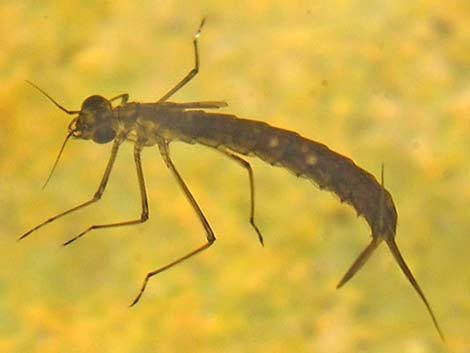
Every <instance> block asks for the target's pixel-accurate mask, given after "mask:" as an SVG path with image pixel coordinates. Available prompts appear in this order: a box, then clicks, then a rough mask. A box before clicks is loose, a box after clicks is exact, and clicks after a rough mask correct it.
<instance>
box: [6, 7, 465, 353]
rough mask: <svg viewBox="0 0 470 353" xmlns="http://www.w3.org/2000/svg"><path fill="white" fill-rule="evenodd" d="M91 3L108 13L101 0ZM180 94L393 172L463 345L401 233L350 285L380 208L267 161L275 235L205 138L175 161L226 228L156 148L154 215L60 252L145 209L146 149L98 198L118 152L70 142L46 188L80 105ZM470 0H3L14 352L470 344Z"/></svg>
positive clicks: (408, 231) (416, 248) (149, 159)
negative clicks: (141, 182)
mask: <svg viewBox="0 0 470 353" xmlns="http://www.w3.org/2000/svg"><path fill="white" fill-rule="evenodd" d="M92 4H93V5H92ZM204 16H206V17H207V23H206V26H205V28H204V29H203V33H202V36H201V38H200V57H201V72H200V74H199V75H198V76H197V77H196V78H195V79H194V80H193V81H192V82H191V83H190V84H189V85H188V86H187V87H185V88H184V89H183V90H181V91H180V92H178V93H177V94H176V95H175V96H174V97H172V100H174V101H178V102H184V101H195V100H225V101H227V102H228V103H229V107H228V108H226V109H224V111H226V112H231V113H234V114H237V115H239V116H240V117H245V118H252V119H258V120H262V121H265V122H268V123H270V124H271V125H275V126H279V127H283V128H286V129H290V130H295V131H297V132H299V133H300V134H302V135H303V136H306V137H308V138H311V139H313V140H316V141H320V142H324V143H326V144H328V146H329V147H330V148H332V149H333V150H335V151H338V152H340V153H342V154H345V155H347V156H349V157H351V158H352V159H354V160H355V161H356V163H358V164H359V165H360V166H362V167H363V168H365V169H367V170H368V171H370V172H372V173H373V174H375V175H376V176H377V177H379V176H380V175H379V173H380V165H381V164H382V163H384V164H385V183H386V187H387V189H388V190H390V192H391V193H392V195H393V196H394V200H395V202H396V205H397V208H398V212H399V227H398V232H397V242H398V244H399V246H400V248H401V250H402V252H403V255H404V257H405V258H406V260H407V261H408V263H409V265H410V267H411V268H412V270H413V271H414V273H415V275H416V277H417V280H418V282H419V283H420V284H421V286H422V288H423V290H424V292H425V293H426V295H427V297H428V299H429V300H430V302H431V305H432V306H433V308H434V311H435V313H436V316H437V318H438V320H439V322H440V324H441V326H442V329H443V331H444V333H445V335H446V337H447V342H446V343H445V344H443V343H442V342H441V341H440V340H439V337H438V335H437V333H436V332H435V330H434V328H433V327H432V322H431V320H430V318H429V316H428V314H427V312H426V310H425V307H424V305H422V303H421V302H420V300H419V298H418V297H417V295H416V294H415V293H414V291H413V289H412V288H411V286H410V285H409V283H407V281H406V280H405V278H404V276H403V275H402V273H400V271H399V269H398V267H397V266H396V264H395V262H394V260H393V258H392V256H391V255H390V253H389V252H388V249H386V248H385V247H384V246H382V247H380V248H379V250H378V251H377V252H376V254H374V256H373V257H372V259H371V260H370V262H369V263H368V264H367V265H366V266H365V268H364V269H363V270H362V271H361V272H360V273H359V274H358V275H357V277H355V278H354V279H353V281H352V282H351V283H348V285H347V286H345V287H344V288H342V289H341V290H339V291H337V290H336V289H335V286H336V283H337V281H338V280H339V279H340V277H341V276H342V275H343V274H344V272H345V271H346V269H347V268H348V266H349V265H350V264H351V262H352V261H353V260H354V259H355V258H356V256H357V254H358V253H359V252H360V251H361V250H362V249H363V248H364V247H365V245H366V244H367V243H368V242H369V229H368V227H367V225H366V223H365V221H364V220H363V219H362V218H356V217H355V212H354V211H353V210H352V209H351V208H350V207H348V206H345V205H342V204H340V203H339V202H338V200H337V198H336V197H334V196H332V195H331V194H329V193H326V192H321V191H319V190H318V189H316V188H315V187H314V186H313V185H312V184H311V183H310V182H309V181H307V180H304V179H297V178H295V177H293V176H292V175H290V174H289V173H287V172H285V171H283V170H281V169H279V168H273V167H270V166H269V165H266V164H264V163H262V162H259V161H258V160H251V159H250V161H252V166H253V168H254V172H255V182H256V193H257V194H256V196H257V198H256V201H257V210H256V217H257V222H258V225H259V227H260V228H261V230H262V232H263V234H264V237H265V244H266V245H265V247H264V248H262V247H261V246H260V245H259V243H258V240H257V237H256V234H255V232H254V231H253V230H252V229H251V228H250V226H249V223H248V211H249V202H248V178H247V176H246V171H245V170H243V169H242V168H240V167H239V166H238V165H236V164H235V163H233V162H232V161H230V160H228V159H227V158H225V157H223V156H222V155H221V154H219V153H217V152H214V151H211V150H210V149H208V148H205V147H201V146H196V145H184V144H181V143H175V144H173V145H172V155H173V158H174V160H175V163H176V164H177V166H178V167H179V169H180V171H181V173H182V174H183V176H184V178H185V179H186V181H187V182H188V184H189V186H190V188H191V190H192V191H193V192H194V194H195V196H196V198H197V199H198V201H199V202H200V204H201V206H202V208H203V209H204V211H205V212H206V215H207V216H208V218H209V220H210V221H211V224H212V226H213V228H214V230H215V231H216V234H217V236H218V241H217V242H216V244H215V245H214V246H213V247H212V248H211V249H210V250H208V251H207V252H205V253H204V254H202V255H199V256H197V257H196V258H193V259H191V260H189V261H187V262H186V263H184V264H181V265H179V266H177V267H175V268H173V269H172V270H170V271H168V272H166V273H164V274H162V275H160V276H157V277H155V278H154V279H153V280H152V281H151V282H150V283H149V285H148V287H147V291H146V292H145V293H144V296H143V297H142V300H141V302H140V303H139V304H138V305H137V306H135V307H133V308H132V309H129V308H128V304H130V302H131V301H132V299H133V298H134V296H135V295H136V294H137V291H138V289H139V288H140V285H141V281H142V280H143V278H144V275H145V274H146V273H147V272H148V271H150V270H152V269H155V268H158V267H160V266H162V265H164V264H166V263H168V262H169V261H171V260H173V259H175V258H177V257H178V256H181V255H182V254H184V253H186V252H188V251H189V250H192V249H193V248H195V247H197V246H199V245H202V244H203V242H204V241H205V237H204V233H203V229H202V227H201V226H200V224H199V222H198V220H197V218H196V216H195V214H194V213H193V211H192V209H191V208H190V206H189V205H188V203H187V201H186V200H185V199H184V197H183V195H182V193H181V191H180V190H179V189H178V188H177V186H176V182H175V181H174V180H173V178H172V176H171V174H170V173H169V172H168V170H167V169H166V168H165V166H164V164H163V162H162V161H161V158H160V156H159V153H158V151H157V149H156V148H148V149H146V150H145V151H144V154H143V164H144V169H145V176H146V181H147V187H148V193H149V200H150V220H149V221H148V222H147V223H146V224H144V225H140V226H135V227H127V228H120V229H114V230H106V231H96V232H95V233H91V234H89V235H87V236H86V237H85V238H83V239H81V240H80V241H79V242H77V243H75V244H73V245H71V246H69V247H67V248H62V247H61V246H60V244H61V243H62V242H64V241H66V240H68V239H69V238H71V237H73V236H74V235H76V234H77V233H79V232H80V231H82V230H83V229H85V228H86V227H87V226H89V225H90V224H94V223H102V222H113V221H119V220H126V219H130V218H133V217H136V216H138V214H139V212H140V209H139V207H140V206H139V202H140V201H139V196H138V188H137V183H136V177H135V170H134V164H133V161H132V148H131V145H130V144H129V145H128V146H124V147H125V148H122V149H121V152H120V155H119V156H118V160H117V164H116V166H115V170H114V172H113V174H112V176H111V181H110V184H109V187H108V189H107V192H106V193H105V196H104V197H103V199H102V200H101V201H100V202H99V203H97V204H96V205H93V206H92V207H90V208H89V209H87V210H83V211H80V212H77V213H76V214H73V215H70V216H69V217H66V218H65V219H62V220H59V221H57V222H56V223H54V224H51V225H49V226H48V227H46V228H44V229H42V230H40V231H38V232H37V233H35V234H33V235H31V237H30V238H28V239H25V240H24V241H22V242H16V239H17V238H18V237H19V236H20V235H21V234H22V233H23V232H25V231H26V230H28V229H29V228H31V227H32V226H34V225H36V224H38V223H39V222H42V221H43V220H44V219H46V218H47V217H49V216H52V215H54V214H56V213H58V212H60V211H62V210H65V209H67V208H69V207H71V206H74V205H76V204H77V203H79V202H82V201H85V200H86V199H88V198H89V197H90V196H91V195H92V194H93V193H94V192H95V190H96V188H97V186H98V183H99V180H100V178H101V176H102V173H103V171H104V166H105V164H106V161H107V158H108V154H109V151H110V145H101V146H99V145H95V144H93V143H91V142H85V141H71V143H69V145H68V146H67V148H66V150H65V152H64V156H63V158H62V160H61V161H60V163H59V166H58V168H57V171H56V173H55V174H54V176H53V178H52V180H51V182H50V183H49V185H48V186H47V188H46V189H45V190H44V191H41V186H42V184H43V182H44V180H45V178H46V177H47V174H48V173H49V171H50V168H51V167H52V163H53V161H54V158H55V157H56V155H57V153H58V150H59V147H60V143H61V142H62V140H63V138H64V137H65V133H66V128H67V125H68V123H69V121H70V117H69V116H67V115H65V114H64V113H63V112H61V111H59V110H58V109H57V108H55V107H54V106H53V105H52V104H51V103H50V102H49V101H47V99H45V98H44V97H42V96H41V95H40V94H39V93H38V92H37V91H35V90H34V89H33V88H32V87H30V86H28V85H27V84H25V82H24V80H25V79H28V80H31V81H33V82H35V83H36V84H38V85H39V86H40V87H42V88H43V89H44V90H46V91H47V92H48V93H49V94H50V95H52V96H53V97H54V98H55V99H57V100H58V101H59V102H60V103H61V104H63V105H64V106H66V107H67V108H68V109H79V108H80V105H81V102H82V100H83V99H84V98H85V97H87V96H89V95H91V94H100V95H103V96H105V97H113V96H115V95H117V94H120V93H125V92H127V93H129V94H130V96H131V100H135V101H147V102H150V101H155V100H157V99H158V98H159V97H161V96H162V95H163V94H164V93H165V92H166V91H167V90H168V89H169V88H171V87H172V86H173V85H174V84H175V83H176V82H177V81H178V80H179V79H180V78H181V77H182V76H183V75H185V74H186V73H187V71H188V70H189V69H190V68H191V67H192V65H193V52H192V44H191V40H192V36H193V34H194V31H195V30H196V29H197V26H198V25H199V22H200V20H201V19H202V18H203V17H204ZM469 23H470V7H469V5H468V1H465V0H461V1H447V2H445V4H444V3H442V2H441V1H437V0H436V1H416V0H415V1H408V2H405V1H402V2H393V1H372V2H368V1H358V0H355V1H353V0H351V1H342V0H336V1H295V2H292V1H262V0H257V1H244V0H237V1H215V0H214V1H209V0H208V1H199V2H187V1H141V2H135V1H124V0H114V1H103V2H89V3H84V2H83V1H68V2H59V1H48V2H47V1H33V0H30V1H16V2H2V3H0V43H1V50H0V97H1V101H0V124H1V125H0V144H1V146H0V178H1V179H0V191H1V195H2V197H1V201H0V202H1V213H0V217H1V218H0V246H1V250H0V251H1V253H0V255H1V256H0V268H1V270H0V351H1V352H45V353H56V352H100V353H104V352H113V353H120V352H189V351H191V352H259V351H263V352H330V353H334V352H382V353H386V352H394V353H395V352H416V353H420V352H446V351H448V352H470V348H469V347H470V339H469V337H470V299H469V298H470V266H469V255H468V254H469V250H470V237H469V236H468V234H469V233H470V218H469V216H468V213H469V211H468V205H469V203H470V182H469V181H470V168H469V160H468V157H467V156H468V151H469V150H470V139H469V136H470V80H469V78H470V74H469V63H470V50H469V46H468V45H469V43H470V26H469V25H468V24H469Z"/></svg>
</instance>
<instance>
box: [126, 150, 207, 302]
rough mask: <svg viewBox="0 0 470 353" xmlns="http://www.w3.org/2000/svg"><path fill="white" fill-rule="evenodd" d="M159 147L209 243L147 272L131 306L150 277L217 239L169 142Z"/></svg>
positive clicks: (187, 257) (141, 292) (137, 299)
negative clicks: (173, 158)
mask: <svg viewBox="0 0 470 353" xmlns="http://www.w3.org/2000/svg"><path fill="white" fill-rule="evenodd" d="M158 147H159V148H160V154H161V155H162V158H163V160H164V161H165V164H166V165H167V167H168V168H169V169H170V170H171V172H172V173H173V175H174V177H175V178H176V181H177V182H178V185H179V186H180V187H181V189H183V192H184V194H185V196H186V198H187V199H188V201H189V203H190V204H191V206H192V207H193V209H194V211H195V212H196V214H197V216H198V217H199V220H200V221H201V223H202V225H203V227H204V230H205V231H206V237H207V243H205V244H204V245H202V246H200V247H198V248H197V249H195V250H193V251H191V252H189V253H188V254H186V255H184V256H182V257H180V258H178V259H176V260H175V261H173V262H170V263H169V264H167V265H165V266H163V267H160V268H159V269H156V270H154V271H151V272H149V273H147V275H146V276H145V279H144V282H143V283H142V287H141V288H140V291H139V293H138V294H137V297H136V298H135V299H134V301H133V302H132V303H131V305H130V306H133V305H135V304H136V303H137V302H138V301H139V299H140V297H141V296H142V294H143V293H144V290H145V287H146V286H147V283H148V281H149V280H150V278H152V277H153V276H155V275H156V274H158V273H160V272H163V271H166V270H168V269H169V268H171V267H173V266H175V265H177V264H179V263H180V262H183V261H185V260H187V259H189V258H190V257H192V256H194V255H196V254H198V253H200V252H202V251H204V250H206V249H208V248H209V247H210V246H211V245H212V244H213V243H214V241H215V239H216V238H215V234H214V231H213V230H212V228H211V226H210V224H209V222H208V221H207V218H206V216H204V213H203V212H202V210H201V208H200V207H199V205H198V203H197V201H196V199H195V198H194V196H193V195H192V193H191V191H190V190H189V188H188V186H187V185H186V183H185V182H184V180H183V178H182V177H181V175H180V173H179V172H178V170H177V169H176V167H175V165H174V164H173V161H172V160H171V158H170V153H169V149H168V143H167V142H166V141H159V143H158Z"/></svg>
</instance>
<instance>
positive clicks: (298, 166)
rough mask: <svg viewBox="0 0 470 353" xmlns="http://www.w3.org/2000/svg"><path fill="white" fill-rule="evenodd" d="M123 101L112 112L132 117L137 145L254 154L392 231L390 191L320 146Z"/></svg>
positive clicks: (290, 135)
mask: <svg viewBox="0 0 470 353" xmlns="http://www.w3.org/2000/svg"><path fill="white" fill-rule="evenodd" d="M129 105H130V107H128V106H129ZM129 105H126V106H124V107H122V108H117V112H118V113H117V116H121V117H129V120H131V121H132V123H131V124H126V123H124V124H123V125H126V126H130V125H133V124H134V119H135V123H136V133H137V140H138V141H140V143H143V144H145V145H153V144H155V143H156V141H155V137H157V138H163V139H165V140H167V141H172V140H181V141H184V142H187V143H200V144H203V145H206V146H209V147H213V148H218V149H228V150H230V151H233V152H235V153H239V154H242V155H248V156H256V157H259V158H261V159H262V160H264V161H265V162H267V163H269V164H272V165H276V166H280V167H283V168H285V169H288V170H289V171H291V172H293V173H294V174H295V175H297V176H300V177H305V178H307V179H310V180H311V181H313V182H314V183H315V184H317V185H318V187H319V188H320V189H326V190H328V191H331V192H333V193H335V194H336V195H337V196H338V197H339V198H340V200H341V201H342V202H346V203H348V204H349V205H351V206H353V207H354V209H355V210H356V211H357V213H358V215H360V216H363V217H364V218H365V219H366V220H367V222H368V224H369V225H370V227H371V229H372V234H375V235H376V236H377V237H380V236H384V235H386V234H389V235H390V236H393V235H394V234H395V229H396V223H397V211H396V209H395V205H394V203H393V200H392V197H391V195H390V193H389V192H388V191H387V190H385V189H384V188H383V187H382V185H380V184H379V183H378V182H377V180H376V178H375V177H374V176H373V175H372V174H370V173H368V172H367V171H365V170H364V169H362V168H360V167H358V166H357V165H356V164H355V163H354V162H353V161H352V160H351V159H349V158H347V157H345V156H343V155H341V154H339V153H337V152H334V151H332V150H330V149H329V148H328V147H327V146H326V145H324V144H321V143H318V142H315V141H312V140H309V139H307V138H304V137H302V136H300V135H299V134H297V133H296V132H292V131H289V130H284V129H280V128H276V127H272V126H270V125H268V124H266V123H263V122H260V121H255V120H248V119H240V118H238V117H236V116H234V115H229V114H216V113H208V112H205V111H201V110H188V109H181V108H178V106H177V104H176V103H175V107H174V108H171V109H168V108H167V107H159V106H158V105H155V104H139V103H130V104H129ZM121 119H122V118H121ZM127 134H129V132H127ZM131 135H132V133H131Z"/></svg>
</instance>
